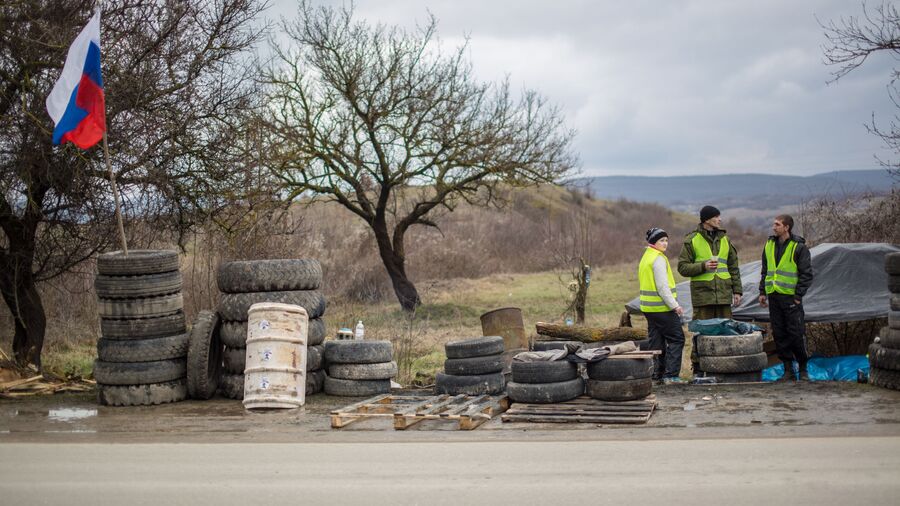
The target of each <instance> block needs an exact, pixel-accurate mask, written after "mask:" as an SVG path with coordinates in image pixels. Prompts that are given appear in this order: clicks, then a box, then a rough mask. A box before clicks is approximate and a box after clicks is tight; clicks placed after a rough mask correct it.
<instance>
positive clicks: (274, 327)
mask: <svg viewBox="0 0 900 506" xmlns="http://www.w3.org/2000/svg"><path fill="white" fill-rule="evenodd" d="M247 316H248V321H247V357H246V365H245V369H244V407H245V408H247V409H258V408H297V407H300V406H302V405H303V404H305V403H306V342H307V336H308V331H309V329H308V327H309V317H308V316H307V313H306V310H305V309H303V308H302V307H300V306H294V305H291V304H280V303H276V302H260V303H257V304H253V305H252V306H250V310H249V311H248V312H247Z"/></svg>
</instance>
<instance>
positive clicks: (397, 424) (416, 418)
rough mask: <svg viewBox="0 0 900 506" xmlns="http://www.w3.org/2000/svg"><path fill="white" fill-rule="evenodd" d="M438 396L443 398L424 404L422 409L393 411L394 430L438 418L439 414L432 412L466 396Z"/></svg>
mask: <svg viewBox="0 0 900 506" xmlns="http://www.w3.org/2000/svg"><path fill="white" fill-rule="evenodd" d="M440 397H442V398H444V399H443V400H441V401H439V402H435V403H432V404H431V405H430V406H428V405H427V404H426V405H425V406H424V408H425V410H424V411H417V410H415V411H410V410H408V409H407V410H405V411H402V412H399V413H395V414H394V429H395V430H406V429H408V428H410V427H412V426H413V425H415V424H417V423H419V422H421V421H423V420H429V419H435V418H440V416H439V415H435V414H434V413H435V412H436V411H440V410H442V409H444V408H445V407H446V406H448V405H449V404H452V403H453V402H454V401H456V400H461V399H465V398H466V397H467V396H466V395H465V394H460V395H457V396H455V397H449V398H447V397H448V396H447V395H446V394H445V395H442V396H440ZM417 409H421V408H417Z"/></svg>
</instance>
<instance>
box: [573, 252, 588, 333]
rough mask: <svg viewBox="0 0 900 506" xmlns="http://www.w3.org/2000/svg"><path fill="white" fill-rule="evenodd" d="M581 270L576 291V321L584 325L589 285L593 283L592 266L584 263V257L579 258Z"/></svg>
mask: <svg viewBox="0 0 900 506" xmlns="http://www.w3.org/2000/svg"><path fill="white" fill-rule="evenodd" d="M578 261H579V263H580V264H581V270H580V271H579V275H578V280H577V281H578V289H577V291H576V292H575V303H574V305H575V323H577V324H578V325H584V307H585V305H586V304H587V291H588V286H590V284H591V266H590V265H587V264H586V263H584V259H583V258H579V259H578Z"/></svg>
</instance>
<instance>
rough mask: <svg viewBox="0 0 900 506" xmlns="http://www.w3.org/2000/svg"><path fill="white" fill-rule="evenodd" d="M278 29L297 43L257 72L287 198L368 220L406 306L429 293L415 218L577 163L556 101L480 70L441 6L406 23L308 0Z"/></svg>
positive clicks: (424, 221)
mask: <svg viewBox="0 0 900 506" xmlns="http://www.w3.org/2000/svg"><path fill="white" fill-rule="evenodd" d="M284 28H285V32H286V34H287V37H288V39H289V40H290V43H291V44H290V45H289V47H276V48H275V53H276V55H277V56H276V58H275V61H274V63H273V64H272V65H271V66H270V67H268V68H267V69H264V70H263V80H264V81H265V82H266V83H267V84H268V92H269V109H270V110H271V111H272V114H271V117H270V118H269V120H270V121H269V124H270V127H271V131H270V141H271V144H270V148H269V149H267V153H268V155H270V158H269V159H268V163H269V164H270V165H271V166H272V168H273V170H274V171H275V173H276V174H278V176H279V177H280V178H282V180H283V182H284V184H285V186H286V187H287V188H288V189H289V190H290V197H291V198H292V199H293V198H297V197H301V196H302V197H304V198H306V197H311V198H310V200H316V199H320V200H321V199H324V200H330V201H336V202H339V203H340V204H342V205H343V206H345V207H346V208H347V209H349V210H350V211H352V212H353V213H355V214H356V215H357V216H359V217H360V218H361V219H362V220H364V221H365V222H366V223H367V224H368V226H369V227H371V229H372V232H373V233H374V235H375V239H376V243H377V246H378V252H379V254H380V257H381V260H382V262H383V263H384V266H385V268H386V269H387V273H388V275H389V276H390V278H391V282H392V284H393V288H394V292H395V293H396V295H397V298H398V300H399V302H400V305H401V306H402V307H403V308H404V309H406V310H410V311H411V310H413V309H414V308H415V307H416V306H417V305H418V304H420V302H421V301H420V298H419V294H418V291H417V290H416V287H415V285H414V284H413V283H412V281H411V280H410V279H409V277H408V276H407V273H406V267H405V262H406V247H405V243H404V239H405V237H406V233H407V231H408V230H409V229H410V227H412V226H413V225H425V226H431V227H437V226H438V225H437V222H436V221H435V216H436V213H437V212H440V211H441V210H443V211H452V210H453V209H454V207H455V206H456V205H457V204H458V203H459V202H460V201H466V202H469V203H474V204H478V205H491V204H496V203H498V201H499V200H500V196H499V195H498V192H497V191H496V189H497V188H498V186H499V185H501V184H505V185H511V186H517V185H529V184H535V183H541V182H553V181H556V180H557V179H558V178H560V177H562V176H564V175H566V174H567V173H568V172H569V171H570V170H571V169H573V168H574V167H575V165H576V163H577V161H576V158H575V156H574V155H573V154H572V153H571V151H570V144H571V140H572V138H573V135H574V133H573V132H572V131H571V130H568V129H566V128H565V127H564V125H563V121H562V117H561V114H560V112H559V110H558V109H557V108H555V107H552V106H551V105H549V104H548V103H547V102H546V100H545V99H544V98H542V97H541V96H540V95H538V94H537V93H535V92H534V91H525V92H524V93H523V94H522V96H521V98H515V97H514V96H513V94H512V93H511V91H510V87H509V83H508V81H507V82H503V83H500V84H496V85H495V84H488V83H481V82H479V81H477V80H476V79H475V77H474V76H473V72H472V66H471V64H470V63H469V61H468V60H467V59H466V47H465V46H463V47H460V48H457V49H456V50H455V51H453V52H452V53H450V54H443V53H442V52H441V51H440V49H439V48H438V47H436V46H439V44H438V42H437V41H436V40H435V38H436V35H435V29H436V20H435V19H434V18H433V17H429V19H428V21H427V23H426V24H425V25H424V26H422V27H419V28H418V29H417V30H415V31H406V30H403V29H400V28H398V27H388V26H382V25H378V26H371V25H368V24H366V23H365V22H358V21H355V20H354V19H353V12H352V8H346V7H345V8H341V9H334V8H329V7H321V8H315V7H312V6H310V4H309V3H307V2H301V4H300V6H299V12H298V16H297V19H296V20H295V21H293V22H289V21H285V22H284Z"/></svg>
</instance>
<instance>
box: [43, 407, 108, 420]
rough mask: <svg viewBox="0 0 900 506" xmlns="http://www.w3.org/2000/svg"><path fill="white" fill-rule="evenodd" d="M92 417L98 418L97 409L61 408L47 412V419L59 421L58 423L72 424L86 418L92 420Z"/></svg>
mask: <svg viewBox="0 0 900 506" xmlns="http://www.w3.org/2000/svg"><path fill="white" fill-rule="evenodd" d="M92 416H97V410H96V409H81V408H60V409H51V410H50V411H48V412H47V418H49V419H51V420H55V421H58V422H71V421H73V420H83V419H85V418H90V417H92Z"/></svg>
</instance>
